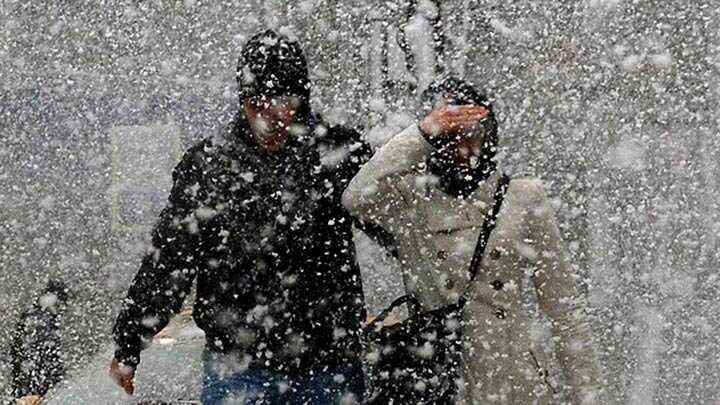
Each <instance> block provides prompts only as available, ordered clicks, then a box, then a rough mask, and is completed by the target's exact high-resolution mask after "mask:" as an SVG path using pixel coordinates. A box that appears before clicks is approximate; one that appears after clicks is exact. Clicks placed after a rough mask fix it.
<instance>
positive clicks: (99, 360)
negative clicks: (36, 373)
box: [43, 321, 205, 405]
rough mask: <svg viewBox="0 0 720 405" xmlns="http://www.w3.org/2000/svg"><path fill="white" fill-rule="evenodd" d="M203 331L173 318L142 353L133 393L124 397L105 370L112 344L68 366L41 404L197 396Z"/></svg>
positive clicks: (190, 398)
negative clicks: (75, 366)
mask: <svg viewBox="0 0 720 405" xmlns="http://www.w3.org/2000/svg"><path fill="white" fill-rule="evenodd" d="M204 347H205V335H204V334H203V332H202V330H200V329H199V328H198V327H197V326H195V324H194V323H193V322H192V321H185V322H182V323H180V324H178V323H177V322H176V323H173V324H171V325H169V326H168V327H167V328H165V329H164V330H163V331H162V332H161V333H160V334H159V335H158V336H156V338H155V340H154V342H153V344H152V345H151V346H150V347H149V348H148V349H147V350H145V351H143V353H142V362H141V363H140V365H139V367H138V370H137V373H136V375H135V394H134V395H132V396H128V395H126V394H125V392H124V391H123V390H122V388H120V387H118V386H117V385H116V384H115V382H113V381H112V380H111V379H110V377H109V375H108V368H109V365H110V359H112V356H113V349H112V348H105V349H103V350H101V351H100V352H98V353H97V354H96V355H95V356H94V357H93V358H92V359H91V360H89V361H88V363H87V364H85V365H83V366H82V367H79V368H78V369H77V370H74V371H71V372H70V373H69V374H68V377H67V378H66V379H65V380H64V381H63V383H62V384H60V385H59V386H57V387H56V388H54V389H53V390H52V391H50V392H49V393H48V394H47V396H46V397H45V398H44V401H43V404H47V405H67V404H137V403H139V402H141V401H197V400H198V399H199V398H200V384H201V378H202V360H201V356H202V352H203V348H204Z"/></svg>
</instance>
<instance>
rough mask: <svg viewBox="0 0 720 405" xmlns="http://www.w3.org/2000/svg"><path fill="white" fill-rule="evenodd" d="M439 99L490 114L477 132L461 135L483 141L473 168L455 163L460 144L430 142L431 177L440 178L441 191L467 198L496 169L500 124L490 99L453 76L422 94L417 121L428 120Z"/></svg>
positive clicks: (432, 85)
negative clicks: (476, 107)
mask: <svg viewBox="0 0 720 405" xmlns="http://www.w3.org/2000/svg"><path fill="white" fill-rule="evenodd" d="M440 99H444V100H445V101H447V102H449V103H450V104H453V105H477V106H483V107H485V108H487V109H488V111H489V114H488V116H487V117H486V118H485V119H484V120H482V121H481V123H479V124H480V125H477V126H476V128H475V129H473V130H472V131H474V132H471V133H468V134H464V135H462V136H466V137H468V136H469V137H475V138H478V139H482V140H483V145H482V147H481V149H480V156H478V161H477V164H476V165H475V166H474V167H472V168H471V167H465V166H458V165H457V164H456V163H455V161H454V158H453V155H454V153H455V149H456V147H457V140H453V139H437V138H433V139H428V141H430V143H431V144H432V145H433V147H434V148H435V151H433V153H432V154H431V155H430V157H429V158H428V159H427V167H428V170H429V172H430V173H431V174H433V175H435V176H437V177H438V179H439V187H440V189H441V190H443V191H444V192H446V193H448V194H450V195H452V196H455V197H467V196H469V195H470V194H472V192H473V191H475V190H476V189H477V188H478V186H479V185H480V183H482V182H483V181H484V180H485V179H487V178H488V177H489V176H490V175H491V174H492V173H493V172H494V171H495V168H496V167H497V165H496V163H495V161H494V160H493V159H494V157H495V154H496V152H497V144H498V135H497V121H496V120H495V114H494V113H493V108H492V104H491V103H490V101H489V100H488V98H487V97H486V96H485V95H484V94H482V93H481V92H478V91H477V90H476V89H475V87H473V85H472V84H471V83H470V82H467V81H465V80H462V79H459V78H457V77H455V76H452V75H449V76H443V77H440V78H439V79H437V80H435V81H434V82H433V83H432V84H431V85H430V86H429V87H428V88H427V89H426V90H425V91H424V92H423V94H422V97H421V105H420V108H419V111H418V113H419V117H418V118H419V119H422V118H424V117H425V116H427V114H429V113H430V111H431V110H432V109H433V108H434V107H435V105H436V102H437V101H438V100H440Z"/></svg>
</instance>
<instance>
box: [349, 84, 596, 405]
mask: <svg viewBox="0 0 720 405" xmlns="http://www.w3.org/2000/svg"><path fill="white" fill-rule="evenodd" d="M423 99H424V100H425V104H426V108H425V110H430V109H432V110H431V111H430V112H429V113H427V115H424V119H422V120H421V122H420V124H419V125H413V126H411V127H409V128H407V129H405V130H404V131H402V132H401V133H399V134H397V135H396V136H394V137H393V138H392V139H391V140H390V141H388V142H387V144H385V145H384V146H383V147H381V148H380V149H379V150H378V151H377V152H376V154H375V156H374V157H373V158H372V159H371V160H370V161H369V162H368V163H367V164H366V165H365V166H364V167H363V168H362V169H361V170H360V172H359V173H358V174H357V176H356V177H355V178H354V179H353V180H352V181H351V182H350V184H349V186H348V188H347V189H346V190H345V192H344V195H343V204H344V205H345V207H346V208H347V209H348V210H349V211H350V213H351V214H352V215H353V216H355V217H356V218H357V219H358V220H359V221H360V223H361V224H372V225H374V226H375V227H377V226H379V227H381V228H382V229H383V230H384V231H385V232H388V233H389V234H390V235H392V238H393V240H394V242H393V244H394V246H393V248H394V249H395V251H396V253H397V255H398V258H399V260H400V263H401V267H402V269H403V279H404V282H405V287H406V290H407V292H408V293H411V294H413V295H415V296H416V297H417V298H418V300H419V301H420V303H421V305H422V307H423V310H432V309H436V308H439V307H442V306H444V305H448V304H452V303H455V302H457V300H458V298H459V296H460V294H462V293H463V292H464V290H465V288H467V287H468V286H469V279H470V274H469V271H468V265H469V263H470V260H471V258H472V255H473V251H474V249H475V244H476V241H477V240H478V236H479V233H480V228H481V226H482V223H483V219H484V217H485V215H486V214H487V213H488V212H489V210H490V209H491V205H492V203H493V194H494V192H495V190H496V188H497V185H498V181H499V180H500V178H501V169H500V168H499V167H498V165H497V164H496V162H495V160H494V157H495V149H496V145H497V124H496V121H495V118H494V115H493V111H492V106H491V105H490V103H488V102H487V99H486V98H485V97H484V96H482V95H480V94H478V93H477V91H476V90H475V89H474V88H473V86H472V85H470V84H469V83H467V82H465V81H462V80H459V79H457V78H454V77H446V78H444V79H442V80H438V81H436V82H435V83H434V84H433V85H432V86H431V87H430V88H429V89H428V90H427V91H426V92H425V93H424V95H423ZM578 284H579V276H578V275H577V274H576V272H575V270H574V268H573V266H572V265H571V264H570V262H569V260H568V255H567V253H566V251H565V248H564V246H563V242H562V239H561V237H560V234H559V231H558V227H557V225H556V222H555V216H554V213H553V208H552V206H551V204H550V202H549V200H548V197H547V196H546V193H545V190H544V189H543V185H542V182H541V181H540V180H538V179H536V178H531V177H524V178H520V177H518V178H513V179H512V180H511V182H510V184H509V186H508V189H507V192H506V195H505V200H504V202H503V204H502V208H501V210H500V213H499V215H498V220H497V225H496V227H495V230H494V231H493V232H492V234H491V235H490V238H489V241H488V245H487V248H486V250H485V255H484V257H483V260H482V262H481V267H480V270H479V272H478V276H477V278H476V279H475V281H474V282H473V284H472V285H470V286H469V287H470V291H471V299H470V301H469V303H468V304H467V306H466V307H465V310H464V314H463V316H464V329H463V336H464V338H465V339H466V341H465V342H464V351H463V353H462V358H461V359H459V360H458V361H459V362H460V364H461V367H460V369H461V371H460V375H459V376H458V377H459V379H458V381H457V382H458V384H457V385H458V393H457V395H456V402H457V403H468V404H486V403H487V404H492V403H499V404H545V403H548V404H549V403H553V404H555V403H562V402H563V401H569V402H570V403H573V404H575V403H583V404H596V403H599V402H600V394H601V387H602V376H601V368H600V365H599V361H598V358H597V355H596V351H595V349H594V346H593V339H592V336H591V331H590V327H589V324H588V318H587V316H586V314H585V309H584V304H583V302H584V298H583V295H582V293H581V292H580V289H579V286H578ZM553 354H554V355H553Z"/></svg>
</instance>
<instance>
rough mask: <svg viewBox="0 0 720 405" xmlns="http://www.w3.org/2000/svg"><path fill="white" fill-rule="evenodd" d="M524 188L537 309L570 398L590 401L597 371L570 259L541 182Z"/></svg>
mask: <svg viewBox="0 0 720 405" xmlns="http://www.w3.org/2000/svg"><path fill="white" fill-rule="evenodd" d="M526 187H527V188H528V189H527V190H521V191H522V192H523V193H525V195H532V196H534V198H532V200H533V201H532V204H531V205H530V206H529V210H530V211H529V213H528V215H529V219H530V220H529V223H530V240H532V241H533V242H534V248H535V249H536V254H537V259H536V263H537V268H536V269H535V272H534V277H533V281H534V284H535V288H536V291H537V294H538V301H539V303H540V308H541V309H542V310H543V312H545V314H547V315H548V317H549V318H550V319H551V321H552V330H553V335H554V336H555V338H556V339H557V341H558V344H557V345H556V351H557V355H558V361H559V363H560V365H561V367H562V369H563V372H564V374H565V377H566V379H567V381H568V383H569V385H570V389H571V395H572V402H573V403H578V404H596V403H598V402H599V401H600V395H601V390H602V387H603V380H602V372H601V367H600V362H599V359H598V356H597V352H596V349H595V345H594V342H593V337H592V331H591V329H590V324H589V319H588V317H587V314H586V308H585V306H586V302H585V301H586V300H585V297H584V294H582V292H581V291H580V288H579V280H580V277H579V275H577V274H576V273H575V271H574V268H573V266H572V265H571V263H570V260H569V257H568V253H567V251H566V250H565V247H564V244H563V241H562V238H561V236H560V231H559V229H558V227H557V223H556V220H555V214H554V211H553V209H552V207H551V205H550V202H549V200H548V198H547V196H546V193H545V191H544V188H543V186H542V182H541V181H540V180H537V179H534V180H531V181H529V182H527V183H526Z"/></svg>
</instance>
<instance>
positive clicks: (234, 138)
mask: <svg viewBox="0 0 720 405" xmlns="http://www.w3.org/2000/svg"><path fill="white" fill-rule="evenodd" d="M237 73H238V84H239V87H240V90H239V92H240V104H241V109H240V112H239V113H238V115H237V116H236V118H235V119H234V121H233V122H232V123H231V125H229V126H228V128H226V129H225V130H224V131H222V132H221V133H220V134H219V135H217V136H213V137H210V138H208V139H205V140H203V141H202V142H200V143H199V144H197V145H195V146H193V147H192V148H190V149H189V150H188V151H187V152H186V153H185V155H184V157H183V158H182V161H181V162H180V163H179V164H178V165H177V167H176V168H175V170H174V172H173V180H174V186H173V188H172V190H171V192H170V196H169V199H168V205H167V207H166V208H165V209H164V210H163V211H162V213H161V214H160V219H159V221H158V223H157V225H156V227H155V229H154V231H153V234H152V247H151V248H150V249H149V252H148V253H147V255H146V256H145V257H144V259H143V261H142V265H141V267H140V270H139V272H138V273H137V275H136V276H135V279H134V281H133V283H132V285H131V286H130V289H129V292H128V296H127V299H126V300H125V301H124V302H123V306H122V310H121V312H120V315H119V316H118V318H117V321H116V323H115V326H114V328H113V332H114V336H115V341H116V343H117V347H118V348H117V351H116V353H115V359H114V360H113V363H112V365H111V374H112V375H113V377H114V378H115V379H116V380H117V382H118V383H119V384H120V385H121V386H123V387H124V388H125V390H126V391H127V392H128V393H132V390H133V384H132V379H133V376H134V370H135V368H136V367H137V364H138V363H139V361H140V351H141V349H142V348H144V347H145V346H146V345H147V344H148V342H149V341H150V340H151V339H152V337H153V336H154V335H155V334H156V333H157V332H159V331H160V330H161V329H162V328H163V327H164V326H165V325H166V324H167V323H168V321H169V319H170V317H171V316H172V315H173V314H174V313H175V312H177V311H178V310H179V309H180V307H181V305H182V303H183V301H184V298H185V296H186V295H188V294H189V292H190V289H191V285H192V282H193V280H194V279H197V294H196V299H195V304H194V307H193V317H194V318H195V321H196V323H197V325H198V326H199V327H200V328H202V329H203V330H204V331H205V333H206V340H207V343H206V352H205V356H204V361H205V366H206V367H205V369H206V375H205V379H204V382H203V395H202V399H203V403H220V402H221V401H223V400H224V399H225V398H227V397H228V396H230V395H241V396H244V402H242V403H255V401H265V402H263V403H295V402H298V403H318V404H320V403H334V402H337V401H339V399H340V398H341V397H345V398H348V396H354V397H355V398H358V399H359V398H360V397H361V396H362V391H363V389H364V387H363V377H362V371H361V367H360V361H359V352H360V350H359V336H358V333H359V329H360V325H361V322H362V320H363V319H364V317H365V311H364V302H363V296H362V285H361V279H360V272H359V268H358V265H357V261H356V258H355V249H354V245H353V242H352V230H351V223H352V221H351V219H350V216H349V214H348V213H347V212H346V211H345V210H344V208H343V207H342V205H341V201H340V200H341V195H342V192H343V190H344V188H345V186H346V185H347V183H348V182H349V180H350V179H351V178H352V177H353V176H354V175H355V173H356V172H357V171H358V170H359V167H360V166H361V165H362V164H363V163H364V162H365V161H366V160H367V159H368V155H369V149H368V148H367V147H366V146H365V145H364V144H362V143H360V141H359V136H358V134H357V133H356V132H355V131H353V130H350V129H346V128H340V127H332V128H329V127H327V126H325V125H324V124H323V123H322V122H321V121H320V120H319V119H318V118H317V117H316V116H314V115H313V114H312V112H311V110H310V107H309V97H310V91H309V88H310V83H309V78H308V71H307V64H306V61H305V57H304V55H303V53H302V51H301V49H300V47H299V46H298V44H297V43H296V42H294V41H291V40H289V39H288V38H287V37H285V36H282V35H278V34H276V33H274V32H273V31H270V30H268V31H265V32H262V33H259V34H257V35H255V36H254V37H252V38H251V39H250V40H249V41H248V43H247V44H246V46H245V48H244V49H243V51H242V54H241V57H240V60H239V63H238V70H237ZM320 151H327V152H329V153H331V154H332V155H333V156H340V157H341V159H332V160H331V161H330V162H329V163H328V162H325V163H326V164H324V165H323V164H321V160H320V156H319V153H320ZM339 376H340V377H339ZM235 398H237V397H235Z"/></svg>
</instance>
